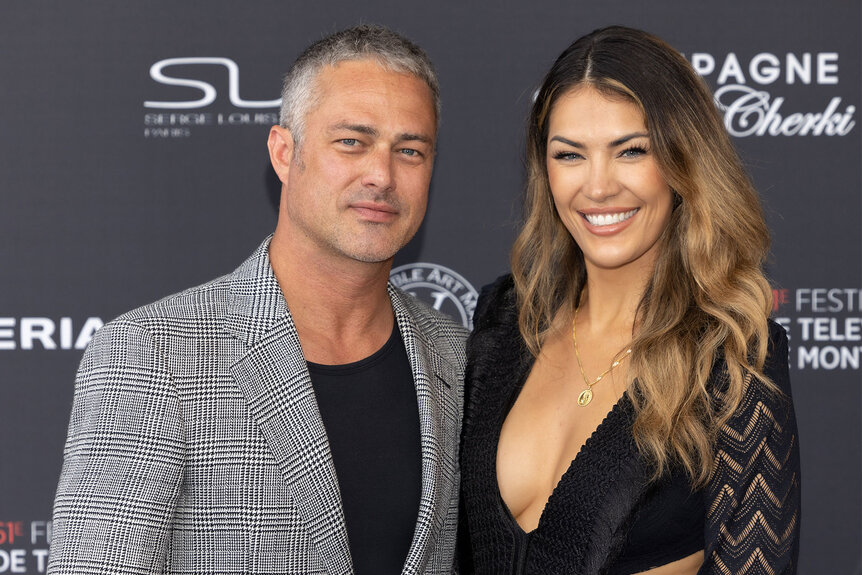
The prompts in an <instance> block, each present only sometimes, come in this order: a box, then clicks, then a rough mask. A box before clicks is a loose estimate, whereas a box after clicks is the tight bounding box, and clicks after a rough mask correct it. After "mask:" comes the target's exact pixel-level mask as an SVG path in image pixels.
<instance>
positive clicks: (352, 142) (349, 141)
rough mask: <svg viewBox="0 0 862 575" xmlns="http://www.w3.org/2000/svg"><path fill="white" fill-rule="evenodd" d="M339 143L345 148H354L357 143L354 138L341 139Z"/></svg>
mask: <svg viewBox="0 0 862 575" xmlns="http://www.w3.org/2000/svg"><path fill="white" fill-rule="evenodd" d="M339 142H341V143H342V144H344V145H345V146H355V145H356V144H358V143H359V141H358V140H357V139H356V138H342V139H341V140H339Z"/></svg>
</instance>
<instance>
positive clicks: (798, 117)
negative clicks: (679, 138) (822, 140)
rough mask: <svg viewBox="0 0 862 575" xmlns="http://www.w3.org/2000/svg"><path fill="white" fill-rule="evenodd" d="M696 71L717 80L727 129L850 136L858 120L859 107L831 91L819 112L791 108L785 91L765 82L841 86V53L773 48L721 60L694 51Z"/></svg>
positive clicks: (754, 133) (763, 133) (762, 133)
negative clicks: (780, 92)
mask: <svg viewBox="0 0 862 575" xmlns="http://www.w3.org/2000/svg"><path fill="white" fill-rule="evenodd" d="M690 61H691V65H692V67H693V68H694V69H695V71H696V72H697V73H698V74H700V75H701V76H703V77H704V78H706V79H707V80H710V81H712V82H714V83H715V85H716V86H717V88H716V90H715V101H716V104H717V105H718V107H719V109H720V110H721V111H722V112H723V113H724V125H725V128H726V129H727V131H728V132H729V133H730V134H731V135H732V136H736V137H739V138H744V137H747V136H824V135H825V136H846V135H847V134H849V133H850V131H851V130H852V129H853V127H854V126H855V125H856V120H855V115H856V106H855V105H852V104H850V105H846V104H843V103H842V102H843V100H842V97H841V96H836V95H833V96H830V97H829V100H828V101H826V102H825V103H824V105H823V106H822V107H821V108H819V109H815V111H813V112H795V111H790V112H788V111H786V110H785V103H786V99H785V97H784V96H774V95H773V94H772V93H771V92H770V91H769V90H766V89H763V88H762V86H771V85H774V84H780V83H781V81H782V80H783V83H784V84H785V85H786V86H811V85H816V86H836V85H838V80H839V77H838V61H839V55H838V53H837V52H819V53H817V54H812V53H810V52H805V53H802V54H794V53H787V54H784V55H783V56H779V55H776V54H773V53H771V52H761V53H758V54H755V55H754V56H753V57H751V58H750V59H748V60H742V61H740V59H739V58H738V57H737V55H736V54H735V53H733V52H729V53H728V54H727V55H725V56H724V58H721V59H716V57H715V56H713V55H712V54H708V53H703V52H696V53H693V54H691V57H690Z"/></svg>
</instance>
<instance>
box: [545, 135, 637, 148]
mask: <svg viewBox="0 0 862 575" xmlns="http://www.w3.org/2000/svg"><path fill="white" fill-rule="evenodd" d="M635 138H649V134H648V133H647V132H634V133H632V134H626V135H625V136H622V137H620V138H617V139H616V140H614V141H612V142H611V143H610V144H608V147H609V148H616V147H617V146H621V145H623V144H625V143H626V142H628V141H629V140H634V139H635ZM551 141H552V142H553V141H557V142H562V143H564V144H566V145H567V146H572V147H573V148H583V147H584V145H583V144H581V143H580V142H574V141H572V140H570V139H568V138H564V137H563V136H554V137H553V138H551Z"/></svg>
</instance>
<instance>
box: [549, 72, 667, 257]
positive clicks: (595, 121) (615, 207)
mask: <svg viewBox="0 0 862 575" xmlns="http://www.w3.org/2000/svg"><path fill="white" fill-rule="evenodd" d="M547 144H548V154H547V157H546V160H545V161H546V166H547V169H548V179H549V180H550V184H551V193H552V194H553V196H554V204H555V205H556V206H557V212H558V213H559V214H560V217H561V218H562V220H563V224H565V226H566V228H567V229H568V230H569V233H571V234H572V237H573V238H574V239H575V241H576V242H577V243H578V246H579V247H580V248H581V250H582V251H583V253H584V259H585V261H586V265H587V272H588V273H589V272H590V271H591V269H592V270H595V269H596V268H600V269H608V270H610V269H619V268H625V267H631V266H637V268H641V267H642V268H643V269H644V270H647V269H649V270H651V269H652V266H653V264H654V263H655V259H656V255H657V253H656V252H657V249H658V239H659V237H660V236H661V234H662V232H663V231H664V229H665V227H667V225H668V221H670V215H671V210H672V204H673V192H671V189H670V186H668V184H667V182H666V181H665V179H664V177H663V176H662V174H661V172H660V171H659V167H658V163H657V162H656V159H655V156H654V155H653V152H652V150H651V142H650V136H649V133H648V132H647V130H646V127H645V125H644V118H643V115H642V114H641V112H640V109H639V108H638V107H637V105H635V104H634V103H632V102H630V101H629V100H626V99H623V98H609V97H608V96H605V95H604V94H602V93H601V92H599V91H597V90H596V89H594V88H592V87H589V86H580V87H576V88H574V89H573V90H571V91H570V92H568V93H566V94H564V95H562V96H561V97H560V98H559V100H557V102H556V103H555V104H554V107H553V109H552V110H551V115H550V118H549V119H548V142H547Z"/></svg>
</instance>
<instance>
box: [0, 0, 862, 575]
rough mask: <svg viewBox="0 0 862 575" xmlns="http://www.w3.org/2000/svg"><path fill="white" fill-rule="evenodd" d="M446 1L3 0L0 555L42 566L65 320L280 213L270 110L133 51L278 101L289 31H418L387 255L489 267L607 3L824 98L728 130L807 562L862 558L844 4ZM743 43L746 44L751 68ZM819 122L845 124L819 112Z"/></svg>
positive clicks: (810, 567)
mask: <svg viewBox="0 0 862 575" xmlns="http://www.w3.org/2000/svg"><path fill="white" fill-rule="evenodd" d="M442 4H444V3H436V2H433V3H432V2H426V3H418V4H417V3H408V4H405V3H403V2H391V1H389V0H369V1H367V2H363V3H357V2H353V1H350V2H349V1H345V0H339V1H329V2H313V3H310V2H283V1H282V2H276V1H267V2H229V1H227V0H213V1H210V2H166V1H159V2H147V3H134V4H132V3H126V2H124V3H117V2H107V1H90V2H66V3H60V2H33V1H28V2H5V3H3V5H2V7H0V83H2V88H0V165H2V169H0V278H2V288H0V573H5V572H10V573H13V572H18V573H38V572H40V567H42V568H43V567H44V565H43V564H41V562H40V557H42V556H43V551H42V550H44V549H46V548H47V537H46V536H45V535H44V534H43V533H44V531H45V530H46V524H45V522H47V521H49V520H50V517H51V504H52V498H53V493H54V489H55V486H56V481H57V477H58V473H59V469H60V464H61V456H62V446H63V440H64V437H65V427H66V424H67V421H68V416H69V408H70V404H71V396H72V382H73V379H74V373H75V369H76V367H77V363H78V361H79V359H80V356H81V349H80V348H79V347H80V346H78V347H76V345H75V343H76V340H78V339H79V335H80V332H81V331H82V330H83V331H84V334H83V337H81V338H80V341H79V342H77V343H80V344H82V345H83V344H84V343H85V342H86V340H87V338H88V334H89V333H90V332H91V331H92V329H91V328H92V327H94V326H98V323H99V321H100V320H107V319H110V318H112V317H114V316H116V315H118V314H119V313H121V312H123V311H126V310H128V309H131V308H133V307H137V306H139V305H141V304H144V303H147V302H149V301H151V300H154V299H156V298H159V297H161V296H164V295H167V294H169V293H172V292H174V291H177V290H179V289H181V288H184V287H188V286H190V285H193V284H197V283H201V282H203V281H205V280H208V279H210V278H212V277H214V276H216V275H220V274H222V273H225V272H228V271H230V270H232V269H233V268H234V267H235V266H236V265H237V264H238V263H239V262H240V261H242V260H243V259H244V258H245V257H246V256H247V255H248V254H249V253H250V252H251V250H252V249H253V248H254V247H255V246H256V245H257V244H258V243H259V242H260V241H261V239H262V238H263V237H264V236H265V235H266V234H268V233H269V232H270V231H271V230H272V229H273V226H274V222H275V211H274V204H273V202H274V198H275V194H276V193H277V189H278V187H277V185H276V181H275V179H274V176H273V175H272V173H271V170H270V168H269V165H268V159H267V154H266V148H265V139H266V134H267V130H268V127H269V124H270V123H271V122H272V121H273V117H274V116H273V114H274V113H275V112H276V110H275V108H272V107H265V108H256V109H254V108H244V107H241V106H236V105H234V104H233V103H232V102H231V100H230V99H229V97H228V87H229V82H228V73H227V68H226V67H225V66H224V65H219V64H209V65H201V64H198V65H186V66H175V67H172V68H165V69H164V71H165V73H166V74H169V75H172V76H176V77H183V78H188V79H193V80H197V81H203V82H207V83H209V84H211V85H212V86H213V88H214V89H215V91H216V98H215V100H214V101H213V102H212V103H211V104H209V105H207V106H205V107H202V108H196V109H177V110H168V109H154V108H147V107H145V104H144V103H145V101H189V100H198V99H200V98H201V96H202V92H201V90H199V89H194V88H189V87H178V86H168V85H164V84H160V83H158V82H156V81H155V80H153V78H151V76H150V72H149V71H150V67H151V66H152V65H153V64H155V63H157V62H159V61H161V60H164V59H168V58H177V57H198V58H201V57H221V58H227V59H230V60H232V61H233V62H235V63H236V64H237V66H238V68H239V70H240V76H239V78H240V81H239V86H240V96H241V97H242V98H243V99H245V100H273V99H276V98H278V91H279V84H280V76H281V74H282V73H283V72H284V71H285V70H286V69H287V67H288V66H289V65H290V63H291V62H292V60H293V58H294V57H295V56H296V55H297V53H298V51H299V50H300V49H302V48H303V47H304V46H306V45H307V44H309V43H310V42H311V41H313V40H315V39H317V38H319V37H320V36H321V35H322V34H324V33H327V32H331V31H335V30H337V29H340V28H343V27H346V26H349V25H352V24H354V23H357V22H379V23H383V24H386V25H389V26H391V27H393V28H395V29H397V30H399V31H401V32H403V33H405V34H406V35H408V36H410V37H411V38H413V39H414V40H416V41H417V42H418V43H420V44H421V45H422V46H424V47H425V48H426V50H427V51H428V53H429V54H430V55H431V57H432V59H433V60H434V61H435V63H436V65H437V67H438V71H439V74H440V79H441V84H442V91H443V98H444V113H443V121H442V125H441V131H440V140H439V154H438V158H437V165H436V171H435V175H434V180H433V184H432V194H431V200H430V206H429V212H428V216H427V219H426V222H425V224H424V226H423V228H422V230H421V231H420V233H419V235H418V236H417V238H416V239H415V240H414V241H413V242H412V243H411V245H410V246H408V248H407V249H406V250H405V251H404V252H403V253H402V254H401V255H400V256H399V258H398V259H397V261H396V265H408V264H411V263H414V262H429V263H433V264H436V265H438V266H445V268H448V269H449V270H452V271H454V272H457V273H458V274H460V275H461V276H463V278H464V279H465V280H466V281H467V282H469V283H470V284H472V286H474V287H477V288H478V287H480V286H481V285H483V284H485V283H487V282H489V281H490V280H492V279H493V278H494V277H496V276H497V275H499V274H501V273H503V272H505V271H506V270H507V267H508V264H507V256H508V254H507V252H508V248H509V245H510V244H511V240H512V238H513V236H514V229H515V224H516V222H517V219H518V217H519V211H520V208H519V198H520V193H521V186H522V179H523V161H522V147H523V144H522V133H523V119H524V117H525V116H526V111H527V108H528V104H529V102H530V96H531V94H532V92H533V90H534V89H535V87H536V85H537V83H538V82H539V80H540V78H541V76H542V74H543V72H544V71H545V70H546V69H547V68H548V67H549V65H550V64H551V62H552V61H553V59H554V58H555V57H556V56H557V54H558V53H559V52H560V51H561V50H562V49H563V48H564V47H565V46H567V45H568V44H569V43H570V42H571V41H572V40H573V39H574V38H576V37H578V36H580V35H582V34H584V33H586V32H589V31H590V30H593V29H594V28H597V27H599V26H603V25H607V24H612V23H621V24H627V25H632V26H636V27H640V28H644V29H647V30H650V31H652V32H655V33H657V34H658V35H660V36H662V37H664V38H665V39H667V40H668V41H669V42H670V43H671V44H673V45H674V46H676V47H677V48H678V49H679V50H680V51H682V52H683V53H685V54H686V55H687V56H688V57H692V55H693V54H707V55H708V56H701V57H698V58H699V60H700V61H702V62H708V61H709V60H710V58H711V59H712V60H714V62H715V70H714V71H712V72H711V73H708V74H705V76H706V78H707V79H708V81H709V82H710V84H711V86H712V87H713V88H714V89H721V88H724V89H725V91H726V92H727V93H726V94H725V95H724V96H723V97H722V102H724V103H726V104H731V103H733V102H737V101H738V100H739V98H740V97H741V96H743V95H744V94H745V93H746V92H745V91H744V89H731V88H727V86H729V85H732V84H744V86H745V87H747V89H748V90H749V91H751V90H753V91H756V92H762V95H761V97H762V98H765V99H768V101H767V100H764V102H766V103H767V104H768V105H771V106H773V111H776V110H777V112H778V114H780V115H781V116H782V118H786V117H788V116H790V115H791V114H794V113H802V114H812V113H821V114H822V113H823V112H824V111H825V110H826V109H827V107H828V106H829V105H830V103H831V102H833V99H839V100H835V102H837V103H835V104H833V105H832V108H831V110H832V112H833V113H835V114H838V115H839V116H840V115H845V118H844V120H845V121H844V123H843V124H842V123H841V119H840V118H839V119H838V121H830V122H826V123H824V125H823V126H821V129H822V133H821V134H820V135H813V134H808V135H799V134H796V135H783V134H778V135H773V134H770V133H769V132H768V131H767V133H766V134H764V135H760V136H758V135H749V136H741V137H737V138H736V139H735V142H736V144H737V146H738V149H739V151H740V153H741V155H742V156H743V158H744V160H745V162H746V165H747V166H748V168H749V170H750V173H751V175H752V177H753V179H754V181H755V183H756V184H757V187H758V189H759V190H760V192H761V194H762V196H763V199H764V203H765V205H766V209H767V213H768V220H769V224H770V226H771V229H772V233H773V241H774V244H773V257H772V260H771V263H770V266H769V273H770V276H771V279H772V280H773V282H774V284H775V287H776V289H777V290H779V292H778V294H779V304H778V305H777V307H776V313H775V315H776V317H777V318H780V319H781V321H782V322H783V323H785V324H786V325H787V326H788V328H789V331H790V334H791V338H792V341H791V343H792V345H793V349H792V351H791V362H792V369H793V373H792V376H793V393H794V397H795V402H796V406H797V413H798V418H799V428H800V444H801V450H802V463H803V483H804V489H803V502H804V513H803V515H804V520H803V531H802V552H801V558H800V573H804V574H807V575H815V574H821V573H828V574H830V575H831V574H858V573H862V563H860V541H862V525H860V523H862V512H860V510H862V507H860V495H862V479H860V471H862V470H860V461H862V457H860V438H862V429H860V414H862V395H860V391H862V386H860V368H859V362H860V359H862V347H860V346H862V325H860V323H862V319H860V318H862V313H860V305H862V233H860V221H862V202H860V197H862V194H860V183H862V177H861V176H860V157H862V150H860V133H862V132H860V126H858V125H856V123H857V122H858V120H859V111H858V110H857V108H858V107H859V106H860V66H861V65H862V59H860V56H862V50H860V26H862V17H860V3H859V2H858V1H856V0H853V1H846V0H827V1H820V2H808V1H805V0H791V1H782V2H777V1H762V2H750V1H747V2H741V1H732V2H728V1H725V2H720V3H708V4H707V3H702V2H689V1H683V0H674V1H667V2H662V3H655V2H650V3H647V2H634V1H609V2H582V1H573V0H565V1H563V0H558V1H546V2H524V1H522V0H521V1H515V0H498V1H497V2H493V3H491V2H488V3H484V4H483V3H478V2H461V3H458V4H457V5H454V4H455V3H452V4H453V5H452V6H442ZM730 54H733V55H734V56H735V58H736V59H737V60H738V62H739V65H740V66H739V70H741V73H742V76H741V77H739V76H738V75H737V76H733V75H730V76H727V77H723V78H722V77H720V76H721V70H722V69H724V70H725V71H729V72H732V71H733V67H732V64H733V58H734V56H730ZM788 54H789V55H790V56H788ZM805 54H809V55H810V58H811V61H812V64H811V78H810V81H808V82H806V81H804V78H799V77H798V75H795V76H793V82H792V83H791V82H789V81H788V76H787V61H788V58H790V59H791V61H792V62H791V63H795V62H796V61H797V60H798V61H802V62H804V60H805V58H806V56H805ZM729 58H730V62H729V63H728V59H729ZM752 60H754V61H755V62H758V61H759V62H760V64H756V65H755V71H754V74H752V73H751V70H750V65H751V62H752ZM774 60H777V62H778V65H777V69H778V72H779V74H778V77H777V79H774V81H772V80H771V77H770V74H771V69H772V62H773V61H774ZM818 74H819V75H818ZM779 99H780V100H779ZM776 107H777V108H776ZM170 113H174V114H184V116H183V117H181V118H175V120H176V121H178V122H180V123H177V124H174V125H170V124H168V125H163V124H158V123H157V121H158V120H160V119H161V120H164V118H158V117H156V116H152V115H151V116H148V114H170ZM763 113H764V111H763V110H760V111H759V112H758V110H751V111H750V113H749V114H748V115H747V116H746V117H744V118H743V117H742V116H741V115H739V114H737V115H736V116H735V118H731V120H733V123H732V124H731V127H732V128H733V129H734V130H735V131H742V130H744V129H746V128H745V127H744V126H743V125H742V124H740V121H743V120H747V121H749V122H753V121H755V120H757V119H758V117H759V116H758V114H763ZM256 115H260V116H256ZM220 116H221V119H222V121H223V122H224V123H223V124H221V125H219V124H218V121H219V117H220ZM237 121H238V122H239V124H236V123H231V122H237ZM189 122H191V123H189ZM195 122H203V123H204V125H199V124H196V123H195ZM827 123H828V124H830V126H827V125H826V124H827ZM779 127H780V126H779ZM785 127H786V126H785ZM751 128H752V125H751V124H749V126H748V129H751ZM836 130H837V131H838V132H843V133H836V134H833V135H829V133H828V132H830V131H836ZM444 271H445V270H444ZM422 273H425V272H422ZM423 277H424V276H423ZM425 279H427V278H425ZM432 283H433V282H432ZM420 288H421V286H420ZM420 288H416V289H417V291H421V290H422V289H427V290H432V289H433V288H427V287H426V288H421V289H420ZM814 289H820V290H824V291H812V290H814ZM828 290H833V291H831V292H830V291H828ZM468 291H469V289H468V288H466V287H465V288H464V291H462V292H460V293H459V294H456V295H462V294H464V293H467V292H468ZM467 300H469V297H468V298H466V299H465V301H467ZM450 303H451V304H452V305H454V302H450ZM468 303H469V302H468ZM456 307H457V306H456ZM452 309H453V310H454V309H455V308H454V307H453V308H452ZM453 313H454V311H453ZM63 318H67V319H63ZM89 318H98V319H92V320H90V319H89ZM88 321H89V325H88ZM52 329H53V330H54V333H53V334H52V335H50V336H48V335H47V332H46V331H45V330H52ZM40 330H41V331H40ZM39 333H41V334H42V337H41V338H39V337H35V335H34V334H36V335H38V334H39ZM46 344H47V347H49V348H50V347H56V349H46ZM28 346H29V347H32V349H24V348H25V347H28ZM16 566H17V567H16Z"/></svg>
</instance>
